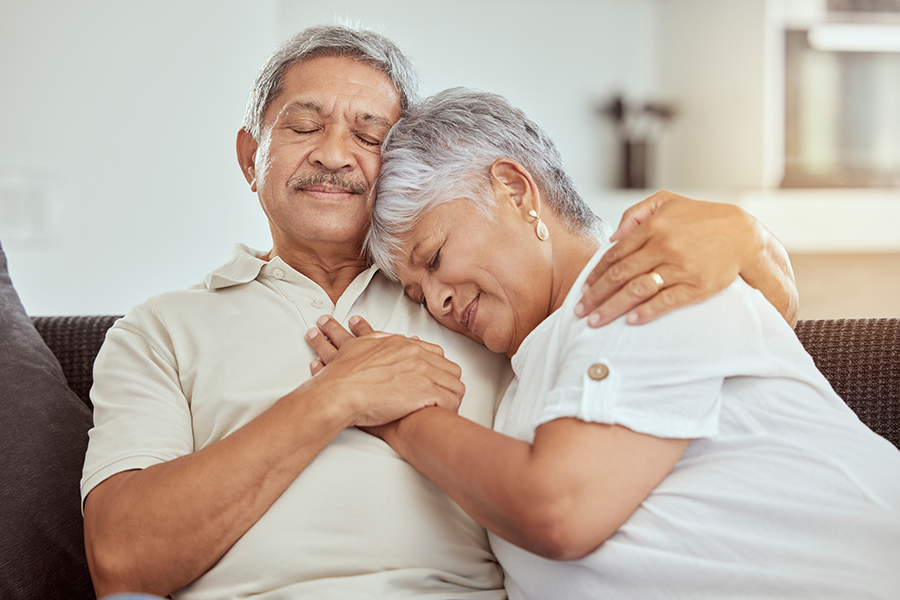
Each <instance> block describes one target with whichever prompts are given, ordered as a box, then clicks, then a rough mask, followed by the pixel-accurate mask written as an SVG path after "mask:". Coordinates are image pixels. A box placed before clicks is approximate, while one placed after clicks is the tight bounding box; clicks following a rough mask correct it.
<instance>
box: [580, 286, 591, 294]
mask: <svg viewBox="0 0 900 600" xmlns="http://www.w3.org/2000/svg"><path fill="white" fill-rule="evenodd" d="M590 289H591V286H589V285H588V284H584V285H583V286H581V294H582V295H584V294H587V293H588V290H590Z"/></svg>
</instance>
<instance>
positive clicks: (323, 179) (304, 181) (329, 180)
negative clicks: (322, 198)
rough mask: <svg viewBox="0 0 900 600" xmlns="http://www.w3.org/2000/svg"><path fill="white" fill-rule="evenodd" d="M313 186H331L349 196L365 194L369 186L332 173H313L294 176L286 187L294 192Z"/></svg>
mask: <svg viewBox="0 0 900 600" xmlns="http://www.w3.org/2000/svg"><path fill="white" fill-rule="evenodd" d="M313 185H333V186H337V187H339V188H342V189H344V190H346V191H348V192H350V193H351V194H365V193H366V192H367V191H368V190H369V186H367V185H366V184H364V183H360V182H358V181H353V180H352V179H348V178H346V177H344V176H342V175H340V174H339V173H336V172H334V171H317V172H315V173H308V174H303V175H294V176H293V177H291V178H290V179H289V180H288V186H289V187H290V188H291V189H294V190H299V189H302V188H305V187H309V186H313Z"/></svg>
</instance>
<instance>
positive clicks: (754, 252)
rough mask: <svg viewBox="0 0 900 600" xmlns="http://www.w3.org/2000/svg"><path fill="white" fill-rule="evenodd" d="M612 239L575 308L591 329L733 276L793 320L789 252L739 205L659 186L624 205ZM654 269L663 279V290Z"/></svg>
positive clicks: (652, 313)
mask: <svg viewBox="0 0 900 600" xmlns="http://www.w3.org/2000/svg"><path fill="white" fill-rule="evenodd" d="M610 239H611V240H612V241H617V240H618V243H617V244H616V245H615V246H614V247H613V248H611V249H610V250H609V251H608V252H607V253H606V255H605V256H604V257H603V259H602V260H601V261H600V262H599V263H598V264H597V266H596V268H595V269H594V270H593V272H592V273H591V274H590V275H589V276H588V278H587V285H588V286H590V287H589V289H586V291H585V294H584V296H583V298H582V299H581V302H580V305H579V308H578V309H577V310H576V314H577V315H578V316H579V317H582V316H588V322H589V323H590V325H591V326H593V327H600V326H602V325H606V324H607V323H609V322H611V321H613V320H614V319H616V318H618V317H620V316H621V315H624V314H626V313H629V314H628V321H629V322H630V323H634V324H639V323H647V322H648V321H652V320H653V319H656V318H657V317H660V316H662V315H664V314H666V313H668V312H670V311H672V310H674V309H676V308H679V307H682V306H686V305H688V304H693V303H696V302H700V301H701V300H705V299H706V298H709V297H710V296H712V295H713V294H715V293H716V292H719V291H721V290H723V289H725V287H727V286H728V285H729V284H730V283H731V282H732V281H734V279H735V277H737V276H738V275H740V276H741V277H742V278H743V279H744V280H745V281H746V282H747V283H748V284H750V286H752V287H754V288H756V289H758V290H759V291H760V292H762V294H763V295H764V296H765V297H766V299H767V300H768V301H769V302H770V303H771V304H772V305H773V306H775V308H776V309H778V312H780V313H781V315H782V316H783V317H784V319H785V320H786V321H787V322H788V324H790V325H791V327H793V326H794V325H795V324H796V322H797V309H798V307H799V298H798V294H797V287H796V284H795V282H794V272H793V269H792V268H791V262H790V259H789V258H788V254H787V251H786V250H785V249H784V247H783V246H782V245H781V243H780V242H779V241H778V240H777V239H776V238H775V236H774V235H772V233H771V232H769V231H768V230H767V229H766V228H765V227H764V226H763V225H762V223H760V222H759V221H758V220H756V219H755V218H753V217H752V216H751V215H749V214H748V213H747V212H746V211H744V210H742V209H741V208H739V207H737V206H734V205H731V204H716V203H712V202H700V201H697V200H690V199H688V198H685V197H683V196H679V195H677V194H673V193H671V192H658V193H656V194H654V195H653V196H651V197H649V198H647V199H646V200H644V201H643V202H640V203H638V204H636V205H635V206H633V207H631V208H630V209H628V210H627V211H626V212H625V214H624V215H623V217H622V222H621V224H620V225H619V228H618V230H617V231H616V232H615V233H614V234H613V235H612V237H611V238H610ZM651 271H655V272H656V273H658V274H659V275H660V276H661V277H662V279H663V281H664V286H663V288H662V289H660V288H659V286H658V285H657V283H655V282H654V280H653V278H651V277H650V276H649V275H648V274H649V273H650V272H651ZM629 311H630V312H629Z"/></svg>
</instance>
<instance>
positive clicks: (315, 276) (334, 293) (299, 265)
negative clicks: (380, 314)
mask: <svg viewBox="0 0 900 600" xmlns="http://www.w3.org/2000/svg"><path fill="white" fill-rule="evenodd" d="M276 256H277V257H278V258H280V259H281V260H283V261H284V262H285V264H287V265H288V266H290V267H291V268H292V269H294V270H295V271H297V272H298V273H302V274H303V275H305V276H306V277H308V278H309V279H311V280H312V281H313V282H314V283H316V284H317V285H318V286H319V287H320V288H322V289H323V290H324V291H325V293H326V294H328V297H329V298H330V299H331V302H332V303H334V304H337V301H338V299H339V298H340V297H341V295H342V294H343V293H344V292H345V291H346V290H347V288H348V287H350V284H351V283H353V280H354V279H356V278H357V276H358V275H359V274H360V273H362V272H363V271H365V270H366V269H367V268H368V267H369V263H368V262H367V261H366V260H365V259H362V258H359V257H355V258H354V257H352V256H347V255H343V256H326V255H322V254H319V253H314V254H311V253H308V252H303V251H300V250H294V251H289V250H285V249H279V248H273V249H272V250H270V251H269V252H268V253H266V254H265V255H264V256H263V257H262V258H263V260H267V261H268V260H272V259H273V258H275V257H276Z"/></svg>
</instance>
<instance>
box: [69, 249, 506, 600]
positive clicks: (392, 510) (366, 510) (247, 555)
mask: <svg viewBox="0 0 900 600" xmlns="http://www.w3.org/2000/svg"><path fill="white" fill-rule="evenodd" d="M257 256H258V254H257V253H255V252H254V251H251V250H249V249H248V248H246V247H244V246H240V245H239V246H237V247H236V248H235V251H234V253H233V254H232V258H231V260H229V262H228V263H226V264H225V265H224V266H222V267H221V268H219V269H217V270H216V271H214V272H213V273H211V274H210V275H209V276H208V277H207V278H206V280H205V282H204V283H203V284H198V285H196V286H193V287H191V288H189V289H187V290H181V291H175V292H169V293H165V294H162V295H160V296H156V297H153V298H150V299H149V300H147V301H146V302H144V303H142V304H141V305H138V306H137V307H135V308H134V309H132V310H131V312H130V313H129V314H128V315H127V316H126V317H125V318H124V319H121V320H120V321H118V322H117V323H116V325H115V326H114V327H113V328H112V329H111V330H110V332H109V334H108V336H107V341H106V343H105V344H104V346H103V348H102V349H101V351H100V354H99V355H98V358H97V362H96V366H95V375H94V376H95V384H94V388H93V390H92V392H91V396H92V400H93V402H94V422H95V427H94V429H92V430H91V439H90V445H89V448H88V453H87V458H86V462H85V469H84V477H83V479H82V498H84V497H85V496H86V495H87V494H88V492H90V490H91V489H93V487H94V486H96V485H97V484H98V483H100V482H101V481H103V480H104V479H106V478H107V477H109V476H111V475H113V474H115V473H118V472H121V471H123V470H127V469H135V468H145V467H147V466H150V465H152V464H156V463H158V462H162V461H167V460H171V459H173V458H176V457H178V456H182V455H184V454H188V453H190V452H193V451H195V450H198V449H200V448H203V447H205V446H207V445H209V444H212V443H214V442H215V441H217V440H220V439H222V438H223V437H225V436H227V435H228V434H230V433H232V432H234V431H235V430H237V429H238V428H240V427H241V426H242V425H244V424H245V423H247V422H248V421H250V420H251V419H253V418H254V417H255V416H256V415H258V414H259V413H261V412H262V411H264V410H265V409H266V408H267V407H269V406H270V405H271V404H273V403H274V402H275V401H276V400H277V399H278V398H280V397H281V396H283V395H284V394H286V393H287V392H289V391H290V390H292V389H294V388H295V387H296V386H297V385H299V384H300V383H301V382H302V381H303V380H304V379H306V378H307V377H309V366H308V365H309V363H310V361H311V360H312V359H313V358H314V355H313V353H312V351H311V349H310V348H309V346H308V344H307V343H306V341H305V333H306V331H307V330H308V329H309V328H311V327H312V326H314V324H315V322H316V319H318V318H319V317H320V316H321V315H323V314H326V313H328V314H332V315H334V316H335V318H337V319H338V321H340V322H342V323H344V324H345V325H346V322H347V320H348V319H349V317H351V316H353V315H356V314H359V315H362V316H364V317H365V318H366V319H368V320H369V322H370V323H371V324H372V325H373V326H374V327H375V328H376V329H379V330H384V331H390V332H397V333H404V334H409V335H413V334H414V335H418V336H420V337H421V338H423V339H426V340H429V341H434V342H436V343H439V344H440V345H441V346H442V347H443V348H444V351H445V353H446V355H447V356H448V357H449V358H450V359H451V360H453V361H454V362H456V363H458V364H459V365H460V366H461V367H462V369H463V380H464V382H465V384H466V390H467V391H466V396H465V399H464V401H463V404H462V407H461V409H460V413H461V414H463V415H464V416H466V417H468V418H470V419H473V420H475V421H477V422H479V423H481V424H483V425H486V426H490V425H491V421H492V417H493V411H494V406H495V403H496V402H497V401H498V400H499V398H500V396H501V395H502V393H503V390H504V389H505V387H506V384H507V383H508V381H509V378H510V376H511V374H510V371H509V367H508V361H507V360H506V359H505V357H500V356H497V355H494V354H491V353H489V352H488V351H487V350H485V349H484V348H483V347H481V346H479V345H477V344H475V343H474V342H471V341H470V340H467V339H466V338H464V337H462V336H460V335H457V334H455V333H452V332H450V331H448V330H446V329H443V328H441V327H440V326H438V325H437V323H436V322H435V321H434V320H433V319H431V317H430V316H428V314H427V312H425V311H424V310H423V309H422V308H421V307H419V306H417V305H416V304H414V303H412V302H410V301H409V300H407V299H406V298H404V297H403V295H402V293H401V291H400V289H399V287H398V286H397V285H396V284H393V283H391V282H389V281H388V280H387V279H386V278H385V277H383V276H382V275H381V274H379V273H376V272H375V270H374V269H370V270H368V271H366V272H365V273H363V274H361V275H360V276H359V277H358V278H357V279H356V280H355V281H354V282H353V284H352V285H351V286H350V288H349V289H348V290H347V291H346V293H345V294H344V295H343V296H342V297H341V298H340V299H339V301H338V303H337V306H333V305H332V304H331V301H330V300H329V298H328V296H327V295H326V294H325V293H324V291H322V290H321V289H320V288H319V287H318V286H317V285H315V284H314V283H312V282H311V281H310V280H308V279H307V278H306V277H304V276H303V275H301V274H299V273H297V272H296V271H294V270H293V269H291V268H290V267H289V266H287V265H286V264H285V263H283V262H282V261H281V260H280V259H278V258H275V259H273V260H272V261H270V262H268V263H266V262H264V261H262V260H260V259H258V258H257ZM257 594H258V595H259V596H254V597H259V598H286V597H294V598H299V597H309V598H313V597H314V598H319V599H321V598H341V599H350V598H400V597H409V596H415V597H417V598H426V597H434V598H450V597H452V598H503V597H505V593H504V592H503V589H502V575H501V572H500V569H499V567H498V566H497V565H496V562H495V559H494V557H493V555H492V554H491V552H490V548H489V545H488V541H487V536H486V533H485V532H484V530H483V529H481V528H480V527H479V526H478V525H477V524H476V523H475V522H474V521H472V520H471V519H470V518H469V517H468V516H466V515H465V514H464V513H463V512H462V511H461V510H460V509H459V507H458V506H456V504H455V503H453V502H452V501H451V500H450V499H449V498H448V497H447V496H446V495H444V494H443V492H441V491H440V490H439V489H438V488H437V487H436V486H434V485H433V484H432V483H431V482H429V481H428V480H427V479H425V478H424V477H423V476H422V475H420V474H419V473H418V472H417V471H415V470H414V469H413V468H412V467H410V466H409V465H408V464H407V463H406V462H404V461H403V460H402V459H400V457H399V456H398V455H397V454H396V453H395V452H393V450H391V449H390V448H389V447H388V446H387V445H386V444H384V443H383V442H381V441H380V440H377V439H375V438H373V437H371V436H368V435H367V434H364V433H362V432H361V431H359V430H356V429H348V430H346V431H344V432H342V433H341V434H340V435H339V436H338V437H337V438H336V439H335V440H334V441H333V442H332V443H331V444H330V445H329V446H328V447H327V448H325V450H324V451H323V452H322V453H321V454H320V455H319V456H318V457H317V458H316V459H315V461H314V462H313V463H312V464H311V465H310V466H309V467H308V468H307V469H306V470H305V471H304V472H303V473H301V475H300V476H299V477H298V478H297V480H296V481H295V482H294V484H293V485H291V487H290V488H288V490H287V491H286V492H285V493H284V495H283V496H282V497H281V498H280V499H279V500H278V501H276V502H275V504H274V505H273V506H272V507H271V508H270V509H269V511H268V512H267V513H266V515H264V517H263V518H262V519H261V520H260V521H259V522H258V523H257V524H256V525H255V526H254V527H253V528H252V529H251V530H250V531H249V532H248V533H247V534H246V535H245V536H244V537H243V538H242V539H241V540H240V541H238V543H237V544H236V545H235V546H234V547H233V548H232V549H231V550H230V551H229V552H228V553H227V554H226V555H225V556H224V557H223V558H222V560H221V561H219V563H218V564H217V565H216V566H215V567H213V569H211V570H210V571H209V572H208V573H207V574H205V575H204V576H202V577H201V578H200V579H198V580H197V581H196V582H194V583H193V584H192V585H191V586H189V587H188V588H186V589H184V590H182V592H181V593H179V594H176V595H175V596H176V598H190V599H198V598H216V599H220V598H230V597H235V596H241V597H243V596H251V595H257Z"/></svg>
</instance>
